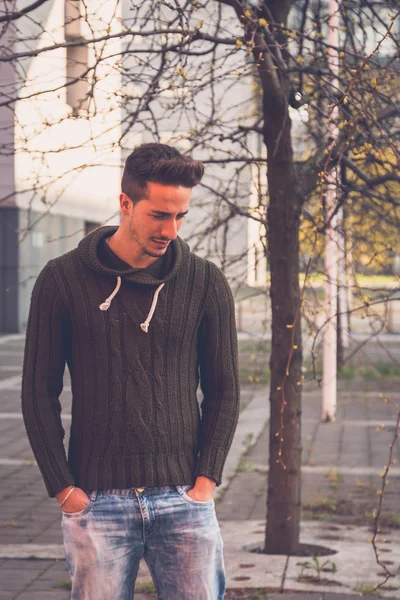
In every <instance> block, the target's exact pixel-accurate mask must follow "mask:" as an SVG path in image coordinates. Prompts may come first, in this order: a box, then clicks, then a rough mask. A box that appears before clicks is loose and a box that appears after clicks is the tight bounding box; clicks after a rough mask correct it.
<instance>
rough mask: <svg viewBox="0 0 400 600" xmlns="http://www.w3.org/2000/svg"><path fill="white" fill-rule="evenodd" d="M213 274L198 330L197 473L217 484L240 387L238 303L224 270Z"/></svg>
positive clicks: (216, 270)
mask: <svg viewBox="0 0 400 600" xmlns="http://www.w3.org/2000/svg"><path fill="white" fill-rule="evenodd" d="M212 268H213V270H214V277H213V278H212V282H211V286H212V287H211V290H210V296H209V298H208V302H207V307H206V311H205V314H204V317H203V319H202V323H201V326H200V331H199V366H200V386H201V390H202V392H203V401H202V405H201V411H202V417H201V425H200V435H199V457H198V462H197V468H196V476H198V475H205V476H206V477H209V478H210V479H213V480H214V481H215V482H216V483H217V485H220V483H221V477H222V470H223V467H224V464H225V461H226V457H227V455H228V451H229V448H230V446H231V443H232V439H233V435H234V433H235V429H236V425H237V420H238V416H239V405H240V386H239V374H238V344H237V333H236V323H235V305H234V300H233V295H232V292H231V289H230V287H229V283H228V281H227V279H226V277H225V275H224V274H223V272H222V271H221V270H220V269H219V268H218V267H216V266H215V265H212Z"/></svg>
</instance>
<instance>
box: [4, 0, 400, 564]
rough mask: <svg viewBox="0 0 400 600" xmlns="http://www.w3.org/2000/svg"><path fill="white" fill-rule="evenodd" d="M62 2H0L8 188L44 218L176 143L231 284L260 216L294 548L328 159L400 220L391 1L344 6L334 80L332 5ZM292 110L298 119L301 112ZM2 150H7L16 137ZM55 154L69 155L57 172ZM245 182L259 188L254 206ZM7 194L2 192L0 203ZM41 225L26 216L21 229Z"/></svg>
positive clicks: (275, 513) (272, 490) (279, 443)
mask: <svg viewBox="0 0 400 600" xmlns="http://www.w3.org/2000/svg"><path fill="white" fill-rule="evenodd" d="M14 4H15V3H14ZM53 4H54V3H53V2H52V1H51V0H47V1H42V2H33V3H32V4H31V5H30V6H28V7H26V8H25V9H24V10H23V11H18V10H17V8H16V6H14V8H13V10H11V9H10V8H9V3H8V2H6V0H3V2H2V7H3V8H2V10H1V8H0V24H2V23H3V24H4V26H3V30H2V33H1V35H2V39H3V40H6V39H7V44H5V43H4V44H3V48H2V52H1V56H0V63H2V67H1V68H2V69H5V68H8V73H9V74H10V73H12V77H11V78H10V77H8V79H7V82H6V83H5V84H3V86H2V90H1V97H0V108H1V109H2V110H3V114H7V115H9V114H10V111H15V115H16V116H17V119H16V121H15V132H16V136H15V139H16V140H17V141H16V142H15V143H16V147H17V150H18V152H19V156H20V157H21V158H20V160H22V159H23V160H24V161H25V162H24V165H25V168H26V173H27V177H26V179H25V180H24V181H20V183H19V187H18V190H14V191H13V192H12V193H11V196H13V195H15V194H19V195H21V196H27V195H28V194H29V197H30V198H31V200H29V203H28V204H29V207H31V208H32V211H33V213H35V210H36V209H35V206H36V205H35V202H37V201H38V200H39V201H40V202H41V203H42V205H43V208H42V212H41V213H40V214H41V215H42V216H39V217H38V218H43V214H44V215H46V214H47V213H51V212H52V211H53V212H54V211H55V210H57V204H59V203H60V202H61V200H60V198H63V195H65V190H68V189H69V187H71V186H72V185H73V182H74V178H75V177H78V176H79V175H80V174H82V173H85V172H87V171H88V170H95V169H98V170H97V171H96V173H97V172H100V171H99V170H100V169H101V168H102V167H103V165H105V166H106V167H107V168H110V167H111V168H114V167H119V164H118V160H119V159H118V156H119V155H118V152H119V150H120V151H121V153H122V156H124V154H125V153H126V152H128V151H130V149H131V146H132V144H133V143H135V142H136V140H138V136H139V137H141V139H151V140H158V141H167V140H168V141H170V142H171V143H175V144H176V145H177V146H178V147H180V148H183V149H184V151H187V152H188V153H193V154H194V155H195V156H196V157H197V158H199V159H203V160H204V162H205V163H206V165H210V166H209V167H208V176H206V177H205V179H204V182H203V185H202V189H201V194H199V195H198V196H197V197H196V198H195V207H196V213H195V214H196V216H197V219H196V221H195V222H192V223H190V228H191V240H192V249H193V250H195V251H196V250H197V249H200V248H202V249H203V251H204V250H205V248H204V247H205V245H206V246H207V249H208V254H209V256H210V257H211V258H212V259H218V260H219V262H220V263H221V265H222V266H223V267H224V268H225V269H226V270H227V272H228V273H230V272H232V273H234V279H233V281H235V282H236V283H238V284H239V283H240V282H241V280H242V279H243V275H242V273H244V272H245V271H246V267H247V264H243V257H246V254H247V251H248V248H247V245H246V244H244V243H243V242H242V243H241V245H240V247H237V244H238V242H237V240H238V239H239V238H238V237H235V236H236V234H237V232H238V231H240V229H241V223H242V222H243V219H245V221H246V220H248V219H251V220H253V221H256V222H257V223H258V224H259V226H260V228H261V237H262V239H261V244H262V247H263V248H264V249H265V253H266V256H267V258H268V262H269V266H270V274H271V279H270V296H271V309H272V352H271V360H270V368H271V391H270V403H271V421H270V463H269V479H268V511H267V528H266V538H265V547H264V550H265V552H269V553H274V554H279V553H283V554H293V553H295V552H296V551H297V549H298V547H299V532H300V510H301V494H300V488H301V485H300V480H301V477H300V469H301V387H302V383H303V377H302V359H303V349H302V339H301V312H302V305H303V299H304V288H303V290H300V287H299V272H300V255H299V253H300V248H299V233H300V226H301V225H302V230H303V231H307V229H308V230H309V231H310V234H309V236H308V240H309V248H310V251H309V255H310V256H311V263H310V262H308V267H309V268H311V267H312V265H313V264H314V263H313V260H314V259H315V258H316V256H317V250H318V247H320V246H321V244H320V240H321V238H323V236H324V233H325V231H326V228H327V226H328V225H329V223H330V220H331V219H332V216H333V215H332V214H330V215H328V216H327V214H326V210H325V203H324V198H325V194H326V186H327V176H328V174H329V172H330V169H331V168H332V167H333V166H337V167H338V168H339V169H340V170H341V173H342V177H341V181H340V182H338V194H337V207H336V210H335V211H334V213H335V214H336V213H337V211H338V210H339V209H340V207H341V206H343V205H345V206H346V207H348V208H347V209H346V210H347V211H348V215H349V216H348V217H347V222H351V221H352V220H354V219H357V214H358V208H355V207H361V211H364V212H365V206H367V205H368V210H369V211H370V212H371V214H372V213H375V214H376V215H382V214H384V213H385V214H387V213H388V211H389V212H390V214H391V217H390V218H391V219H392V220H393V222H395V223H397V224H398V213H396V212H395V211H396V210H398V202H399V187H398V184H399V181H400V178H399V175H398V172H399V171H398V160H399V156H398V151H397V147H396V143H397V140H398V127H396V122H395V119H396V117H397V116H398V113H399V109H398V105H397V104H396V103H395V100H394V99H395V98H396V90H398V72H397V69H396V65H397V63H396V60H397V59H396V57H398V49H397V45H396V38H395V33H394V27H395V18H396V13H395V10H396V9H395V3H394V2H393V3H390V2H384V1H383V0H382V2H381V3H376V2H372V0H371V1H370V0H365V1H364V2H363V3H362V4H360V3H358V2H353V1H350V0H344V1H343V2H341V3H340V7H339V11H340V15H339V22H340V24H341V25H340V43H339V47H338V48H336V49H335V50H337V53H338V56H339V58H340V71H339V78H338V85H337V87H334V86H332V83H331V82H332V78H331V73H330V69H329V65H328V61H327V53H328V49H329V44H328V42H327V39H328V38H327V20H328V16H329V15H328V10H327V6H326V3H325V2H324V1H323V0H303V1H301V2H295V0H263V1H259V2H258V1H256V0H248V1H247V2H246V1H244V0H214V1H213V2H206V1H205V0H204V1H203V2H201V1H197V0H193V1H186V0H184V1H176V2H174V3H169V2H167V1H165V0H157V1H156V0H148V1H147V2H144V3H136V2H133V1H129V0H125V1H124V2H123V3H122V4H121V5H120V4H119V2H117V1H116V0H110V2H108V3H103V4H100V5H99V4H98V3H95V2H93V0H87V1H83V0H82V1H81V2H79V0H67V3H66V13H65V14H66V22H65V23H64V21H63V20H62V21H60V14H58V17H57V16H55V14H54V12H52V11H53V9H54V6H53ZM106 5H107V8H106ZM390 5H392V12H390ZM0 7H1V3H0ZM54 10H55V9H54ZM38 11H39V13H38ZM38 15H39V16H38ZM397 15H398V12H397ZM79 49H81V51H80V50H79ZM65 55H66V59H67V75H66V76H65V74H64V75H63V74H62V73H61V74H60V73H58V72H56V71H55V73H54V75H53V74H52V75H53V76H52V77H50V78H49V77H47V78H46V72H45V71H44V70H43V69H39V70H36V72H35V77H34V78H33V76H32V77H31V78H30V76H31V74H32V68H31V67H32V62H35V60H36V59H37V64H39V61H41V60H42V59H43V57H48V60H49V61H50V62H51V64H52V65H53V68H54V69H55V70H56V69H57V67H56V65H57V64H58V63H57V60H58V61H60V60H64V58H65ZM60 57H61V58H60ZM41 64H42V63H41ZM63 64H64V63H63ZM63 68H64V67H63ZM27 74H28V76H27ZM110 82H114V83H111V84H110ZM107 86H108V87H107ZM67 91H68V95H67ZM60 95H67V97H68V98H69V99H70V100H69V103H70V106H71V111H65V110H64V111H63V110H58V109H57V110H55V109H54V110H53V109H52V110H50V111H49V110H48V109H47V108H43V107H44V106H46V107H48V106H49V105H48V104H45V102H44V101H46V102H47V103H48V102H49V101H52V102H55V103H57V102H60V99H58V100H57V96H60ZM63 97H64V96H63ZM27 103H30V106H31V107H32V106H34V107H35V111H36V112H35V123H34V125H32V123H30V121H29V117H26V115H25V117H24V111H23V110H22V109H23V107H25V106H26V105H27ZM72 104H73V106H72ZM334 107H338V111H337V113H338V116H337V117H334V118H335V119H336V125H337V127H338V128H339V132H340V134H339V136H338V138H337V140H335V141H334V142H333V141H332V140H331V139H329V137H328V135H327V131H328V123H329V121H330V120H331V119H332V118H333V117H332V115H333V114H334V111H333V109H334ZM5 111H8V112H5ZM44 113H46V114H44ZM296 114H303V115H305V118H304V120H303V121H302V122H301V123H300V122H299V121H298V118H297V117H296ZM118 116H119V118H118ZM71 120H74V122H73V123H72V122H71ZM4 122H5V127H7V119H6V120H5V121H4ZM293 122H294V123H295V128H293ZM8 123H9V121H8ZM77 123H81V124H82V128H81V129H82V131H84V132H85V133H84V135H81V133H80V138H79V141H78V142H77V141H76V140H74V139H73V136H72V137H71V136H68V130H66V127H65V126H66V124H67V126H68V128H69V127H70V125H71V127H72V126H73V125H74V126H75V125H76V124H77ZM91 123H96V124H97V125H96V127H97V129H92V128H91V125H90V124H91ZM99 123H100V124H99ZM80 131H81V130H80ZM3 133H5V129H4V132H3ZM299 135H300V138H299ZM49 138H51V143H49V141H48V140H49ZM60 139H61V140H62V142H60V141H59V140H60ZM44 140H46V141H44ZM65 140H66V141H65ZM294 140H295V145H296V147H295V148H294V147H293V146H294ZM263 146H264V147H263ZM298 146H301V147H300V149H299V147H298ZM79 147H80V148H81V150H82V149H83V150H84V152H83V155H82V152H81V153H79ZM85 149H87V151H85ZM93 149H94V150H95V151H94V152H93V153H92V154H90V152H92V150H93ZM264 149H265V150H266V152H265V151H264ZM107 153H109V154H110V156H113V157H114V158H113V159H112V160H111V163H110V160H109V156H108V154H107ZM2 155H3V160H7V159H9V157H10V156H13V155H14V148H13V147H11V146H10V144H9V143H8V142H7V143H4V144H3V148H2ZM54 156H57V158H58V159H60V158H62V157H65V163H63V164H62V165H61V166H60V163H59V162H57V167H56V165H55V162H54V160H53V159H54ZM52 161H53V162H52ZM113 161H114V162H113ZM255 174H257V175H258V180H259V182H260V183H259V184H257V177H255ZM264 179H266V180H267V190H268V191H267V192H265V191H264V190H265V185H264V183H265V182H264ZM250 192H252V194H253V196H256V198H257V202H256V203H255V206H252V207H251V208H250V207H249V200H248V198H249V194H250ZM9 199H10V193H9V192H5V193H4V195H3V204H4V203H5V202H6V200H9ZM28 212H29V211H28ZM111 212H112V211H111V210H110V213H111ZM35 223H37V218H36V219H35V218H34V219H31V220H29V219H28V222H27V225H26V227H25V231H29V230H30V229H32V228H34V226H35ZM238 223H239V224H238ZM22 230H23V231H22V233H23V232H24V228H22ZM235 245H236V247H235Z"/></svg>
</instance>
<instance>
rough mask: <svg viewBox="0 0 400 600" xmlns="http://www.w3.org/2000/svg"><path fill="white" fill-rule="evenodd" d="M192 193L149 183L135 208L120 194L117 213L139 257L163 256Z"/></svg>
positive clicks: (174, 235) (188, 190) (171, 186)
mask: <svg viewBox="0 0 400 600" xmlns="http://www.w3.org/2000/svg"><path fill="white" fill-rule="evenodd" d="M191 194H192V190H191V189H190V188H185V187H183V186H174V185H162V184H160V183H153V182H149V183H148V184H147V190H146V198H145V199H143V200H140V201H139V202H137V203H136V204H135V205H133V203H132V201H131V200H130V198H128V196H127V195H126V194H121V210H122V213H123V216H124V221H126V224H127V227H128V231H129V234H130V238H131V241H132V242H134V243H135V245H136V244H137V245H138V246H139V249H140V254H141V255H142V256H143V257H144V256H146V255H147V256H152V257H153V258H159V257H161V256H162V255H163V254H165V252H166V250H167V248H168V245H169V242H170V241H171V240H174V239H175V238H176V237H177V235H178V231H179V229H180V228H181V226H182V224H183V219H184V216H185V214H186V213H187V212H188V206H189V202H190V197H191Z"/></svg>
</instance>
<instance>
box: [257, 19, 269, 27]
mask: <svg viewBox="0 0 400 600" xmlns="http://www.w3.org/2000/svg"><path fill="white" fill-rule="evenodd" d="M258 24H259V25H261V27H266V26H267V25H268V21H267V20H266V19H258Z"/></svg>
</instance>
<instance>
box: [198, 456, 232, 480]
mask: <svg viewBox="0 0 400 600" xmlns="http://www.w3.org/2000/svg"><path fill="white" fill-rule="evenodd" d="M226 455H227V449H226V448H204V449H203V450H201V452H200V456H199V458H198V460H197V466H196V473H195V474H196V477H199V476H200V475H204V476H205V477H208V478H209V479H213V480H214V481H215V482H216V484H217V486H218V485H221V480H222V470H223V468H224V464H225V461H226Z"/></svg>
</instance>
